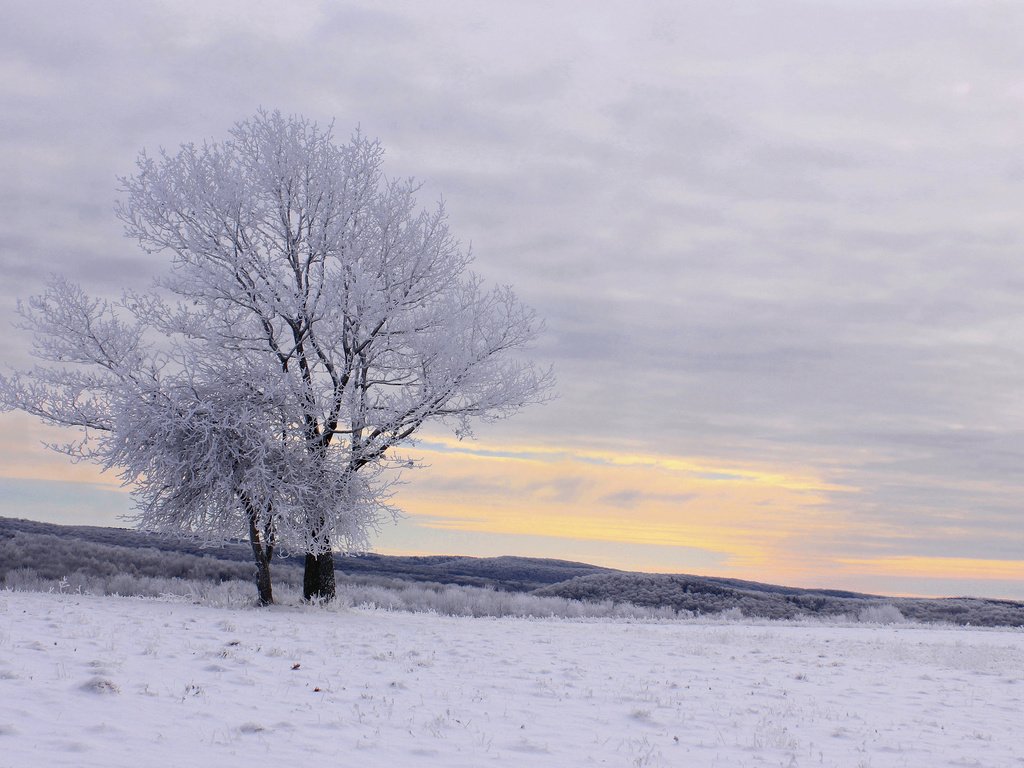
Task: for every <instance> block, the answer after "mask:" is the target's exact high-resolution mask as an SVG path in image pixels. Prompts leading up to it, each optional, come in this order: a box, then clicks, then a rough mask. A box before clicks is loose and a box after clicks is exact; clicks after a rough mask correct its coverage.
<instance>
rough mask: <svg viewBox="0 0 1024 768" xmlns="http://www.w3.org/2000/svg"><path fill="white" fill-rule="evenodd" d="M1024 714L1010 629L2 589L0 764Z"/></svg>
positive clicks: (760, 737) (239, 755)
mask: <svg viewBox="0 0 1024 768" xmlns="http://www.w3.org/2000/svg"><path fill="white" fill-rule="evenodd" d="M321 643H323V644H321ZM1022 714H1024V633H1022V632H1020V631H1013V630H1004V631H979V630H963V629H933V628H927V627H921V626H897V627H863V626H852V627H836V626H794V625H782V624H779V625H761V626H756V625H744V624H741V623H726V624H718V625H715V624H696V623H664V624H628V623H616V622H586V623H584V622H579V623H575V622H568V621H557V620H551V621H529V620H522V619H466V618H451V617H441V616H433V615H426V614H403V613H388V612H385V611H374V610H368V609H367V610H362V609H360V610H340V611H333V610H322V609H311V608H299V607H275V608H271V609H269V610H267V609H264V610H260V609H217V608H211V607H205V606H198V605H190V604H187V603H183V602H170V601H161V600H143V599H125V598H111V597H91V596H79V595H56V594H38V593H28V592H0V766H4V768H8V767H11V768H22V767H26V768H27V767H28V766H82V767H83V768H85V767H87V766H103V768H109V767H110V766H132V767H133V768H135V767H136V766H140V765H145V766H172V765H174V766H218V767H220V766H225V767H226V766H246V767H247V768H250V767H251V766H252V765H298V764H312V765H322V766H345V767H348V766H352V767H355V766H358V767H359V768H372V767H373V766H386V767H387V768H402V767H403V766H445V768H450V767H453V766H466V767H467V768H475V767H476V766H485V765H500V766H517V767H518V766H558V767H559V768H562V767H563V766H589V765H609V766H687V767H690V766H723V767H725V766H730V767H733V766H822V765H824V766H842V767H843V768H846V767H848V766H849V767H856V766H872V767H874V768H882V766H922V767H923V766H927V767H928V768H932V767H934V766H986V767H992V766H1015V765H1024V731H1022V728H1021V715H1022Z"/></svg>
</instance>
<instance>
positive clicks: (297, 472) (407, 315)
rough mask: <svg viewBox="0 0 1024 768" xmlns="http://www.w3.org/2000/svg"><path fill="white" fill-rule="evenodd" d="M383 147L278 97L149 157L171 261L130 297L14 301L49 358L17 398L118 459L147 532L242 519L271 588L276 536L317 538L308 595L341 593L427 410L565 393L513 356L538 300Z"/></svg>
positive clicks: (144, 193) (231, 528)
mask: <svg viewBox="0 0 1024 768" xmlns="http://www.w3.org/2000/svg"><path fill="white" fill-rule="evenodd" d="M382 155H383V152H382V149H381V147H380V145H379V144H378V143H377V142H375V141H369V140H367V139H365V138H364V137H362V136H361V135H359V134H356V135H355V136H354V137H353V138H352V139H351V140H350V141H349V142H348V143H346V144H343V145H338V144H336V143H335V142H334V140H333V137H332V135H331V131H330V130H322V129H320V128H319V127H318V126H317V125H315V124H314V123H312V122H310V121H308V120H305V119H303V118H295V117H285V116H283V115H281V114H280V113H278V112H274V113H266V112H260V113H258V114H257V115H255V116H254V117H253V118H251V119H249V120H246V121H244V122H241V123H238V124H237V125H236V126H235V127H234V128H233V129H232V131H231V133H230V138H229V139H227V140H225V141H223V142H218V143H208V144H204V145H202V146H195V145H191V144H189V145H184V146H183V147H181V149H180V150H179V151H178V152H177V153H176V154H169V153H166V152H161V153H160V154H159V155H158V156H156V157H151V156H149V155H147V154H146V153H142V154H141V155H140V157H139V159H138V162H137V171H136V173H135V174H134V175H133V176H131V177H127V178H124V179H122V180H121V181H122V187H123V192H124V193H125V197H124V200H123V202H122V203H121V204H120V205H119V207H118V209H117V210H118V215H119V217H120V218H121V220H122V221H123V222H124V224H125V228H126V233H127V234H128V235H129V236H130V237H133V238H135V239H137V240H138V241H139V243H140V244H141V245H142V247H143V248H145V249H146V250H148V251H151V252H157V251H159V252H167V253H169V254H170V256H171V267H170V270H169V272H168V273H167V275H166V276H165V277H163V278H161V279H160V280H158V282H157V285H156V286H155V287H154V289H153V290H152V291H149V292H146V293H143V294H131V295H126V296H125V297H124V298H123V299H122V300H121V301H119V302H117V303H105V302H101V301H98V300H95V299H91V298H89V297H88V296H86V295H85V294H84V293H83V292H82V291H81V290H80V289H79V288H78V287H76V286H74V285H71V284H69V283H67V282H66V281H63V280H61V279H59V278H58V279H55V280H54V281H52V282H51V284H50V286H49V289H48V290H47V292H46V293H45V294H43V295H42V296H40V297H37V298H35V299H33V300H31V301H30V302H29V303H28V304H27V305H25V306H23V307H22V308H21V313H22V317H23V320H24V323H23V325H24V326H25V327H26V328H28V329H29V330H31V331H33V332H34V334H35V339H36V353H37V355H38V356H39V357H40V358H42V359H43V360H44V361H46V363H45V364H43V365H40V366H37V367H36V368H34V369H33V370H31V371H25V372H21V373H16V374H13V375H11V376H8V377H0V404H2V405H3V406H5V407H7V408H19V409H22V410H25V411H27V412H29V413H33V414H35V415H37V416H39V417H41V418H43V419H44V420H46V421H48V422H51V423H55V424H62V425H69V426H77V427H80V428H83V429H84V430H85V433H84V435H83V437H82V439H81V440H79V441H78V442H75V443H71V444H68V445H65V446H58V447H59V448H60V449H61V450H64V451H66V452H68V453H70V454H71V455H73V456H79V457H84V458H88V459H92V460H96V461H99V462H101V463H102V464H103V465H104V466H106V467H110V468H116V469H117V470H118V471H120V472H121V477H122V479H123V480H124V481H125V482H126V483H127V484H129V485H131V486H132V487H133V488H134V493H135V496H136V498H137V501H138V507H139V522H140V524H141V525H142V526H144V527H149V528H158V529H162V530H184V531H189V532H193V533H197V534H201V535H204V536H208V537H211V538H212V537H224V536H230V535H237V534H238V533H239V532H244V533H245V534H247V535H248V536H249V538H250V541H251V543H252V545H253V552H254V556H255V560H256V563H257V571H258V574H259V577H258V584H259V590H260V599H261V601H263V602H270V601H272V593H271V586H270V570H269V567H270V560H271V558H272V556H273V553H274V551H275V549H276V548H279V547H280V546H285V547H287V548H289V549H292V550H297V551H300V552H305V554H306V575H305V588H304V593H305V596H306V597H307V599H308V598H312V597H320V598H327V599H330V598H331V597H333V596H334V568H333V558H332V552H333V551H335V550H338V549H341V550H345V549H351V548H355V547H360V546H362V545H364V543H365V541H366V536H367V533H368V531H369V530H371V529H372V528H373V527H375V526H376V525H377V524H378V523H379V522H380V520H381V518H382V516H386V515H387V514H388V513H390V512H393V510H392V509H391V508H390V507H389V506H388V503H387V501H388V498H389V491H388V489H389V487H390V483H392V482H394V481H395V479H396V477H397V475H396V472H397V471H398V470H399V469H400V468H401V467H403V466H406V465H407V464H408V460H407V459H406V458H404V457H402V456H396V455H395V449H396V448H398V447H399V446H402V445H403V444H407V443H409V442H410V441H411V440H413V438H414V437H415V435H416V433H417V431H418V430H419V429H420V428H421V427H422V426H423V425H424V424H426V423H428V422H430V421H441V422H444V423H447V424H448V425H449V426H451V427H452V428H453V429H454V430H455V432H456V434H458V435H459V436H464V435H468V434H471V432H470V429H471V425H472V423H473V421H474V420H477V419H482V420H490V419H498V418H502V417H506V416H509V415H511V414H513V413H515V412H516V411H518V410H519V409H520V408H522V407H523V406H525V405H527V404H529V403H532V402H537V401H540V400H543V399H544V398H545V397H546V396H547V394H548V392H549V390H550V386H551V375H550V372H549V371H545V370H539V369H538V368H537V367H536V366H535V365H533V364H532V363H530V362H528V361H523V360H521V359H519V358H517V357H516V356H515V352H516V351H517V350H518V349H520V348H522V347H523V346H524V345H526V344H527V343H528V342H530V341H531V340H532V339H534V338H535V337H536V335H537V332H538V329H539V323H538V320H537V319H536V317H535V315H534V313H533V312H532V311H531V310H530V309H528V308H526V307H524V306H523V305H522V304H521V303H520V302H519V301H518V299H517V298H516V296H515V294H514V293H513V292H512V290H511V289H510V288H508V287H498V288H491V289H488V288H485V286H484V284H483V282H482V281H481V279H480V278H479V277H477V276H476V275H474V274H473V273H471V272H470V271H469V264H470V255H469V254H468V253H467V251H465V250H464V249H463V248H461V247H460V245H459V244H458V242H457V241H456V240H455V238H454V237H453V236H452V234H451V233H450V232H449V230H448V226H447V219H446V215H445V212H444V210H443V207H442V206H440V205H438V206H437V207H436V208H433V209H430V210H424V209H420V208H419V207H418V206H417V204H416V201H415V192H416V190H417V186H416V184H415V183H414V182H412V181H395V180H390V179H388V178H386V177H385V176H384V175H383V172H382Z"/></svg>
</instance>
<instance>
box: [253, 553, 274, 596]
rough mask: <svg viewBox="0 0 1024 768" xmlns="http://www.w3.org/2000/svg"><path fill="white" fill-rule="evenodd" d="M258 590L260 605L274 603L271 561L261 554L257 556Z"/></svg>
mask: <svg viewBox="0 0 1024 768" xmlns="http://www.w3.org/2000/svg"><path fill="white" fill-rule="evenodd" d="M256 590H257V592H258V593H259V601H260V605H273V604H274V587H273V583H272V582H271V580H270V561H269V560H268V559H267V558H266V557H260V556H259V555H257V556H256Z"/></svg>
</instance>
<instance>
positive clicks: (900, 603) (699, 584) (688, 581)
mask: <svg viewBox="0 0 1024 768" xmlns="http://www.w3.org/2000/svg"><path fill="white" fill-rule="evenodd" d="M251 558H252V553H251V550H250V549H249V545H248V544H247V543H245V542H230V543H226V544H215V545H208V544H207V545H204V544H203V543H202V542H199V541H196V540H195V539H191V538H188V537H184V536H175V535H169V534H156V533H145V532H141V531H134V530H127V529H123V528H100V527H93V526H63V525H52V524H49V523H40V522H35V521H31V520H19V519H14V518H6V517H0V586H2V585H3V583H4V581H5V580H6V578H7V574H8V573H10V572H12V571H16V570H22V571H24V570H26V569H27V570H30V571H32V572H34V573H35V574H37V575H38V576H39V577H40V578H44V579H60V578H62V577H64V576H66V575H69V574H71V573H76V572H77V573H83V574H88V575H101V576H110V575H114V574H122V573H123V574H127V575H129V576H151V577H164V578H172V577H177V578H182V579H192V580H197V581H225V580H229V579H242V580H248V579H250V578H252V569H253V566H252V562H251ZM273 567H274V579H275V582H277V583H284V584H289V585H293V586H294V585H301V582H302V560H301V558H300V557H285V558H281V559H280V560H276V561H275V564H274V566H273ZM335 568H336V570H337V572H338V574H339V576H340V577H341V578H343V579H348V580H350V581H355V582H360V581H365V582H366V583H383V582H386V581H388V580H397V581H402V582H420V583H428V584H439V585H445V584H453V585H460V586H467V587H486V588H491V589H496V590H501V591H506V592H524V593H532V594H536V595H540V596H551V597H564V598H571V599H575V600H582V601H589V602H600V601H612V602H616V603H632V604H634V605H640V606H650V607H658V608H662V607H667V608H672V609H674V610H675V611H677V612H686V613H693V614H717V613H721V612H723V611H734V612H735V611H741V612H742V613H743V615H745V616H750V617H763V618H772V619H792V618H799V617H801V616H839V615H852V616H857V615H868V616H871V615H878V616H879V617H880V618H889V619H891V618H893V617H896V618H898V617H899V616H900V615H902V616H903V617H906V618H907V619H912V620H915V621H926V622H936V621H945V622H950V623H954V624H972V625H976V626H1024V603H1021V602H1015V601H1009V600H985V599H979V598H943V599H918V598H887V597H882V596H879V595H866V594H859V593H856V592H846V591H841V590H829V589H799V588H796V587H785V586H779V585H775V584H762V583H758V582H752V581H742V580H739V579H726V578H717V577H704V576H689V575H682V574H649V573H632V572H626V571H617V570H613V569H611V568H602V567H599V566H596V565H588V564H586V563H576V562H571V561H566V560H549V559H543V558H532V557H511V556H506V557H487V558H479V557H461V556H445V555H436V556H430V557H400V556H392V555H377V554H362V555H354V556H340V555H339V556H336V557H335ZM897 609H898V611H899V613H896V610H897ZM872 611H874V612H876V613H875V614H872V613H871V612H872ZM887 611H888V613H886V612H887ZM865 612H867V614H865Z"/></svg>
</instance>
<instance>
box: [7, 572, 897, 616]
mask: <svg viewBox="0 0 1024 768" xmlns="http://www.w3.org/2000/svg"><path fill="white" fill-rule="evenodd" d="M282 570H288V571H294V573H292V574H289V575H290V576H292V577H293V578H291V579H289V580H286V581H282V582H281V583H279V584H277V585H275V597H276V598H277V600H278V602H279V603H283V604H291V605H295V604H298V603H299V602H300V590H299V583H300V579H295V578H294V577H295V576H298V577H301V573H299V572H298V569H282ZM376 581H377V583H372V582H369V583H368V582H367V581H366V580H359V581H356V580H350V579H347V578H345V577H341V576H339V581H338V599H337V601H336V602H335V603H334V604H332V605H331V606H330V609H332V610H337V609H347V608H353V607H357V608H364V607H365V608H374V609H378V610H387V611H409V612H425V613H436V614H440V615H444V616H475V617H519V618H561V619H619V620H632V621H669V620H694V619H695V618H697V617H696V616H695V614H694V613H692V612H691V611H679V612H677V611H676V610H674V609H672V608H668V607H650V606H638V605H633V604H631V603H625V602H616V601H612V600H600V601H595V602H589V601H581V600H573V599H570V598H564V597H545V596H540V595H533V594H530V593H523V592H500V591H496V590H494V589H490V588H481V587H467V586H456V585H447V584H445V585H442V584H423V583H412V582H403V581H400V580H397V579H378V580H376ZM3 587H4V588H6V589H11V590H18V591H32V592H59V593H65V594H67V593H72V594H76V593H77V594H93V595H120V596H124V597H149V598H162V599H181V600H188V601H189V602H195V603H201V604H204V605H210V606H214V607H221V608H243V607H247V606H252V605H253V604H254V602H255V600H254V598H255V588H254V586H253V584H252V582H251V581H248V580H247V581H242V580H239V579H230V580H227V581H221V582H212V581H197V580H193V579H185V578H180V577H155V576H137V575H133V574H127V573H119V574H110V575H95V574H90V573H85V572H83V571H75V572H73V573H70V574H68V575H67V576H64V577H61V578H59V579H54V578H48V577H46V576H43V575H40V574H39V573H38V572H36V571H35V570H33V569H31V568H17V569H14V570H11V571H7V573H6V574H5V577H4V582H3ZM705 618H714V619H716V620H723V621H741V620H742V621H746V620H748V619H747V617H745V616H744V615H743V612H742V611H740V610H738V609H736V608H732V609H729V610H726V611H723V612H722V613H720V614H717V615H716V616H713V617H705ZM831 618H832V619H833V621H838V622H867V623H873V624H893V623H899V622H903V621H905V619H904V617H903V615H902V614H901V613H900V611H899V610H898V609H897V608H896V607H895V606H893V605H891V604H872V605H869V606H865V607H863V608H862V609H861V610H860V612H859V613H857V614H856V615H847V616H841V617H831Z"/></svg>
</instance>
